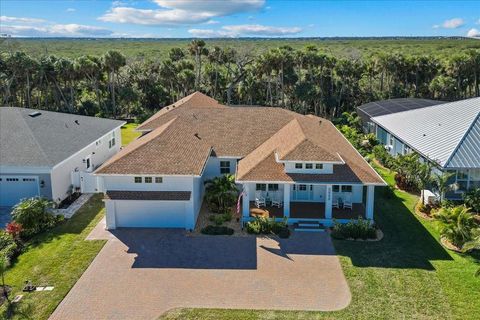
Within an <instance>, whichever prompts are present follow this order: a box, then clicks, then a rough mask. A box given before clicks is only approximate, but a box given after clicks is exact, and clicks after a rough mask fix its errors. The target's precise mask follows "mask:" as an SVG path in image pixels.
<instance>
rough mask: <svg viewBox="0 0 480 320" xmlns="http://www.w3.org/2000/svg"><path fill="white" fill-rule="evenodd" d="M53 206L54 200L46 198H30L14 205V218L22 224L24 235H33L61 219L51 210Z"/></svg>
mask: <svg viewBox="0 0 480 320" xmlns="http://www.w3.org/2000/svg"><path fill="white" fill-rule="evenodd" d="M52 206H53V204H52V202H51V201H48V200H46V199H43V198H30V199H25V200H23V201H21V202H20V203H18V204H17V205H15V206H14V207H13V210H12V220H13V221H14V222H16V223H19V224H21V225H22V228H23V231H22V233H21V235H22V237H31V236H33V235H35V234H37V233H39V232H41V231H43V230H45V229H47V228H51V227H53V226H54V225H55V224H56V223H57V222H58V221H59V219H60V218H59V217H57V216H55V215H54V214H53V213H52V212H51V211H50V209H51V208H52Z"/></svg>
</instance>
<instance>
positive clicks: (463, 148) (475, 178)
mask: <svg viewBox="0 0 480 320" xmlns="http://www.w3.org/2000/svg"><path fill="white" fill-rule="evenodd" d="M371 121H372V122H373V123H374V124H375V131H376V135H377V138H378V140H379V141H380V142H381V143H382V144H383V145H384V146H385V147H386V148H387V150H388V151H389V152H390V154H392V155H393V156H396V155H398V154H407V153H409V152H412V151H415V152H417V153H418V154H419V155H420V156H421V157H422V158H423V159H424V160H427V161H430V162H432V163H434V164H435V166H437V167H438V169H437V170H439V171H441V172H451V173H453V177H452V180H451V184H453V185H454V186H455V188H454V190H451V191H449V192H448V193H447V194H446V195H445V196H446V198H447V199H461V196H462V194H463V193H464V192H465V191H466V190H469V189H472V188H478V187H480V98H473V99H466V100H461V101H456V102H449V103H442V104H438V105H433V106H430V107H424V108H420V109H415V110H409V111H402V112H397V113H393V114H387V115H382V116H377V117H373V118H371Z"/></svg>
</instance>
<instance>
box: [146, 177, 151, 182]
mask: <svg viewBox="0 0 480 320" xmlns="http://www.w3.org/2000/svg"><path fill="white" fill-rule="evenodd" d="M152 180H153V179H152V177H145V183H152Z"/></svg>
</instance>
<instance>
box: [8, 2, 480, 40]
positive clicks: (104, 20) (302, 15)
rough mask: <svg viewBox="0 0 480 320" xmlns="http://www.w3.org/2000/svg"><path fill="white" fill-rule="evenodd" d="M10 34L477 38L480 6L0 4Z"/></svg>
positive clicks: (286, 3)
mask: <svg viewBox="0 0 480 320" xmlns="http://www.w3.org/2000/svg"><path fill="white" fill-rule="evenodd" d="M0 33H2V34H9V35H11V36H15V37H111V38H118V37H131V38H142V37H144V38H192V37H195V38H197V37H198V38H202V37H206V38H214V37H226V38H237V37H371V36H374V37H379V36H468V37H477V38H479V39H480V1H478V0H477V1H456V0H452V1H381V0H377V1H353V0H351V1H341V0H336V1H313V0H311V1H289V0H202V1H200V0H119V1H106V0H50V1H46V0H34V1H29V0H1V1H0Z"/></svg>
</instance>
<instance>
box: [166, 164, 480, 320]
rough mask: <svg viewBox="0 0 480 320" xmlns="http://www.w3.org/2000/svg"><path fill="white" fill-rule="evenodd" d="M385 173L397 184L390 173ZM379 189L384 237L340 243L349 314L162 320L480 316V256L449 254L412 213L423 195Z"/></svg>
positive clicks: (204, 315)
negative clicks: (349, 294) (479, 270)
mask: <svg viewBox="0 0 480 320" xmlns="http://www.w3.org/2000/svg"><path fill="white" fill-rule="evenodd" d="M379 171H380V173H381V174H382V175H383V176H384V178H385V180H386V181H387V182H388V183H390V184H391V183H393V177H392V175H391V174H390V173H389V172H388V171H386V170H382V169H380V170H379ZM378 189H379V190H377V193H376V204H375V205H376V207H375V209H376V221H377V223H378V225H379V226H380V228H381V229H382V230H383V232H384V233H385V237H384V239H383V240H382V241H380V242H373V243H364V242H349V241H334V244H335V248H336V250H337V254H338V256H339V257H340V261H341V264H342V267H343V271H344V273H345V276H346V277H347V281H348V283H349V286H350V289H351V292H352V303H351V304H350V305H349V306H348V307H347V308H345V309H344V310H341V311H338V312H281V311H252V310H222V309H182V310H174V311H172V312H170V313H169V314H167V315H165V316H164V317H163V319H220V318H221V319H235V320H238V319H478V315H479V314H480V278H475V277H474V276H473V274H474V272H475V270H476V269H477V268H478V262H479V260H478V258H479V257H478V256H477V260H475V259H474V258H473V257H470V256H462V255H459V254H455V253H452V252H449V251H446V250H445V249H444V248H443V247H442V246H441V245H440V244H439V242H438V240H437V239H438V233H437V231H436V230H435V228H434V227H433V225H432V222H429V221H424V220H422V219H421V218H418V217H417V216H416V215H414V214H413V208H414V205H415V203H416V201H417V200H418V197H417V196H415V195H411V194H409V193H405V192H402V191H395V196H393V197H392V198H388V196H386V194H385V193H384V192H383V190H381V189H380V188H378ZM319 272H321V270H319ZM232 289H233V288H232Z"/></svg>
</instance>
